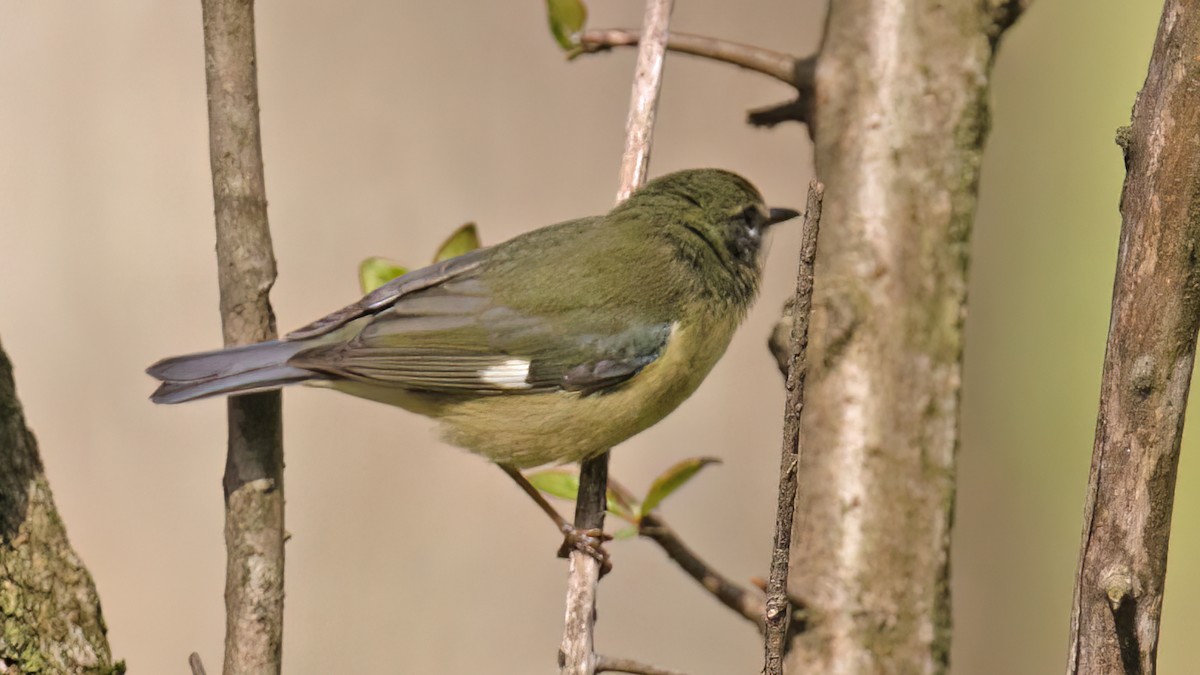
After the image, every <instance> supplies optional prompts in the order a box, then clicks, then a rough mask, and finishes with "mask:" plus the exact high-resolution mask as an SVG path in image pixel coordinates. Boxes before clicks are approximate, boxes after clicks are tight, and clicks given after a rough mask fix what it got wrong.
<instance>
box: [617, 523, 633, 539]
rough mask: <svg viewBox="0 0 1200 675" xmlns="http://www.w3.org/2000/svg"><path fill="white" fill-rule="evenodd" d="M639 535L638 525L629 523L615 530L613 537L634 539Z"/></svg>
mask: <svg viewBox="0 0 1200 675" xmlns="http://www.w3.org/2000/svg"><path fill="white" fill-rule="evenodd" d="M637 535H638V528H637V525H629V526H627V527H622V528H621V529H619V530H617V531H616V532H613V539H633V538H634V537H636V536H637Z"/></svg>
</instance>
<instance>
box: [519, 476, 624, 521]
mask: <svg viewBox="0 0 1200 675" xmlns="http://www.w3.org/2000/svg"><path fill="white" fill-rule="evenodd" d="M525 480H527V481H529V484H530V485H532V486H533V487H535V488H537V489H538V491H539V492H544V493H546V494H548V495H550V496H551V497H558V498H559V499H566V500H568V501H572V502H573V501H575V500H576V498H577V497H578V496H579V474H577V473H575V472H574V471H568V470H567V469H543V470H541V471H534V472H533V473H527V474H525ZM606 501H607V504H606V506H605V509H606V510H607V511H608V512H609V513H611V514H613V515H614V516H616V517H618V518H620V519H621V520H624V521H626V522H630V523H635V524H636V523H637V517H636V516H635V515H634V511H636V510H637V509H636V507H634V506H631V505H629V504H628V503H626V501H625V500H624V499H622V498H621V497H620V496H619V495H617V494H616V493H615V492H613V491H612V489H609V490H608V493H607V495H606Z"/></svg>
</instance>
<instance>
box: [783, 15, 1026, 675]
mask: <svg viewBox="0 0 1200 675" xmlns="http://www.w3.org/2000/svg"><path fill="white" fill-rule="evenodd" d="M1022 7H1023V3H1018V2H981V1H980V0H950V1H945V0H835V1H834V2H832V3H831V5H830V13H829V17H828V22H827V32H826V35H825V40H824V44H823V46H822V50H821V53H820V54H819V56H818V61H817V66H816V109H815V118H814V123H815V124H814V127H815V129H814V131H815V136H816V171H817V175H819V176H820V177H821V180H822V181H824V182H825V184H826V186H827V190H826V193H825V204H824V215H823V223H822V228H821V229H822V231H823V234H822V238H821V250H820V254H819V255H818V258H817V299H816V307H815V315H814V319H813V336H812V351H811V352H810V357H809V362H810V373H809V379H808V393H807V399H808V401H809V404H808V407H807V410H806V411H805V417H804V421H803V437H804V442H805V452H804V454H803V457H802V458H801V460H800V461H801V464H800V475H802V476H803V477H804V481H803V485H802V486H801V494H800V498H799V505H800V506H799V512H798V514H797V527H796V531H795V537H796V539H795V542H794V545H793V547H792V550H793V551H794V554H793V556H792V590H793V592H794V593H795V594H796V595H798V596H799V597H800V598H801V599H803V600H804V601H806V603H807V604H808V609H809V619H810V621H809V625H808V629H807V630H806V631H805V632H804V633H802V634H801V635H800V637H799V638H798V639H797V640H796V642H795V645H794V649H793V650H792V652H791V654H792V656H791V657H790V658H789V669H790V670H791V671H792V672H797V673H830V674H842V673H844V674H847V675H856V674H859V673H941V672H944V671H945V670H946V667H947V661H948V658H949V651H950V595H949V578H948V575H949V568H948V563H949V546H950V525H951V521H952V516H953V506H954V461H955V451H956V449H957V447H958V442H959V441H958V439H959V420H958V418H959V395H960V389H961V382H962V340H963V320H964V317H965V303H966V271H967V253H968V236H969V233H970V229H971V222H972V219H973V217H974V213H975V205H976V188H977V184H978V180H979V165H980V160H981V156H982V152H983V143H984V137H985V135H986V132H987V128H988V108H987V92H988V79H989V74H990V68H991V64H992V58H993V54H994V49H995V46H996V42H997V40H998V37H999V35H1000V33H1001V32H1002V30H1003V29H1004V28H1005V27H1006V26H1007V25H1008V24H1010V23H1011V22H1012V20H1013V19H1014V18H1015V17H1016V14H1017V13H1018V12H1019V10H1020V9H1021V8H1022Z"/></svg>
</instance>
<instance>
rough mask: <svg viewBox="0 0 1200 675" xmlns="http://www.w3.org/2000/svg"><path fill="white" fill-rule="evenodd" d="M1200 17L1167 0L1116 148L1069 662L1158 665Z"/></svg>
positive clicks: (1196, 324)
mask: <svg viewBox="0 0 1200 675" xmlns="http://www.w3.org/2000/svg"><path fill="white" fill-rule="evenodd" d="M1198 79H1200V15H1197V14H1196V12H1195V8H1194V7H1193V6H1191V4H1190V3H1188V2H1184V1H1183V0H1167V2H1166V3H1165V5H1164V7H1163V14H1162V21H1161V23H1160V24H1159V28H1158V37H1157V40H1156V41H1155V45H1154V52H1153V54H1152V55H1151V57H1150V66H1149V71H1148V73H1147V76H1146V83H1145V85H1144V86H1143V88H1142V91H1141V93H1140V95H1139V96H1138V97H1137V99H1136V103H1135V104H1134V106H1133V124H1132V126H1131V127H1129V128H1127V129H1122V130H1121V131H1120V132H1119V133H1118V142H1119V143H1120V144H1121V146H1122V148H1123V150H1124V154H1125V165H1126V172H1127V173H1126V176H1125V185H1124V188H1123V190H1122V193H1121V213H1122V216H1123V218H1122V223H1121V242H1120V248H1119V253H1118V257H1117V272H1116V281H1115V283H1114V284H1113V300H1112V319H1111V321H1110V322H1109V333H1108V345H1107V349H1106V352H1105V357H1104V371H1103V376H1102V380H1101V385H1100V409H1099V414H1098V416H1097V420H1096V438H1095V445H1094V447H1093V451H1092V466H1091V475H1090V478H1089V481H1088V491H1087V498H1086V502H1085V507H1084V525H1083V541H1082V546H1081V552H1080V556H1079V569H1078V573H1077V575H1076V579H1075V594H1074V601H1073V607H1072V611H1071V648H1070V652H1069V657H1068V668H1067V671H1068V673H1070V674H1071V675H1077V674H1080V673H1126V674H1134V673H1137V674H1139V675H1150V674H1152V673H1154V672H1155V668H1156V665H1155V661H1156V658H1157V652H1158V632H1159V621H1160V618H1161V616H1160V613H1161V610H1162V602H1163V585H1164V578H1165V575H1166V568H1167V545H1168V542H1169V537H1170V534H1171V511H1172V508H1173V504H1174V498H1175V476H1176V471H1177V468H1178V465H1179V445H1180V439H1181V437H1182V435H1183V422H1184V412H1185V409H1186V407H1187V398H1188V388H1189V385H1190V382H1191V376H1192V368H1193V364H1194V363H1195V356H1196V335H1197V330H1200V259H1198V253H1197V249H1198V247H1200V165H1198V164H1197V163H1196V157H1198V156H1200V92H1198V91H1197V89H1196V86H1195V83H1196V82H1197V80H1198Z"/></svg>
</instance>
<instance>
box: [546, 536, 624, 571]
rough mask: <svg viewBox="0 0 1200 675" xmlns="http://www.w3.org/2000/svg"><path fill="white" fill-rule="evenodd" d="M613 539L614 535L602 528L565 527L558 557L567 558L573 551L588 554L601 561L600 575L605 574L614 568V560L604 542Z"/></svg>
mask: <svg viewBox="0 0 1200 675" xmlns="http://www.w3.org/2000/svg"><path fill="white" fill-rule="evenodd" d="M611 540H612V535H611V534H607V533H606V532H605V531H604V530H603V529H600V528H589V529H580V528H577V527H570V526H568V527H564V528H563V543H562V546H560V547H559V548H558V557H560V558H566V557H568V556H570V555H571V551H579V552H580V553H584V554H587V555H588V556H590V557H591V558H593V559H594V560H595V561H596V562H598V563H600V576H604V575H605V574H608V573H609V571H611V570H612V560H611V559H609V557H608V551H605V550H604V542H606V541H611Z"/></svg>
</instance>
